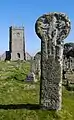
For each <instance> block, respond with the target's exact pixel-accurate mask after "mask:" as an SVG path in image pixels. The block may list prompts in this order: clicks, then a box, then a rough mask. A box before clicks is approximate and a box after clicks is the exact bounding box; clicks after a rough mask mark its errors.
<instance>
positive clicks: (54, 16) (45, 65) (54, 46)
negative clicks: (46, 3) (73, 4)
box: [35, 12, 70, 110]
mask: <svg viewBox="0 0 74 120" xmlns="http://www.w3.org/2000/svg"><path fill="white" fill-rule="evenodd" d="M35 31H36V34H37V35H38V37H39V38H40V39H41V81H40V105H41V106H42V108H43V109H54V110H60V109H61V101H62V61H63V46H64V41H63V40H64V39H65V38H66V37H67V36H68V34H69V32H70V21H69V19H68V17H67V16H66V15H65V14H64V13H57V12H53V13H48V14H44V15H43V16H41V17H39V18H38V20H37V21H36V24H35Z"/></svg>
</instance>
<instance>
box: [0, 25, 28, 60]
mask: <svg viewBox="0 0 74 120" xmlns="http://www.w3.org/2000/svg"><path fill="white" fill-rule="evenodd" d="M0 59H1V60H11V61H15V60H25V59H26V57H25V37H24V27H13V26H11V27H10V28H9V51H5V53H3V54H2V55H1V57H0Z"/></svg>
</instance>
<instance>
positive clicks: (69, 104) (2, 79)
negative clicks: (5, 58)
mask: <svg viewBox="0 0 74 120" xmlns="http://www.w3.org/2000/svg"><path fill="white" fill-rule="evenodd" d="M29 70H30V64H29V63H23V62H21V63H20V62H19V61H18V62H10V63H7V62H0V120H74V92H71V91H67V90H66V89H65V88H64V87H63V103H62V110H61V111H58V112H55V111H47V110H44V111H43V110H40V109H35V105H34V104H36V105H37V104H38V103H39V82H38V83H26V82H25V77H26V75H27V74H28V73H29ZM25 104H30V105H29V106H30V107H27V106H26V105H25ZM32 105H33V106H32ZM31 106H32V107H31Z"/></svg>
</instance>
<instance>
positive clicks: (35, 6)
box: [0, 0, 74, 55]
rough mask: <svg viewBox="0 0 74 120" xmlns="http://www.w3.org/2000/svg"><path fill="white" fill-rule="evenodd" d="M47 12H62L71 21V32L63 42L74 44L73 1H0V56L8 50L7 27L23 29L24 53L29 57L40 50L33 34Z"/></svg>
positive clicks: (39, 42)
mask: <svg viewBox="0 0 74 120" xmlns="http://www.w3.org/2000/svg"><path fill="white" fill-rule="evenodd" d="M48 12H64V13H66V14H67V15H68V17H69V19H70V20H71V31H70V34H69V36H68V37H67V38H66V39H65V42H74V41H73V40H74V0H0V54H1V53H3V52H4V51H6V50H8V49H9V27H10V26H13V25H14V26H22V25H24V27H25V42H26V51H27V52H29V53H30V54H31V55H33V54H35V53H36V52H37V51H39V50H40V48H41V45H40V44H41V40H40V39H39V38H38V37H37V35H36V33H35V22H36V20H37V18H38V17H39V16H41V15H42V14H45V13H48Z"/></svg>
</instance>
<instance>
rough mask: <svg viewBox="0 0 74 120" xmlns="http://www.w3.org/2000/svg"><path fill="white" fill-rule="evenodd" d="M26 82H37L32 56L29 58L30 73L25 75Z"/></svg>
mask: <svg viewBox="0 0 74 120" xmlns="http://www.w3.org/2000/svg"><path fill="white" fill-rule="evenodd" d="M26 81H27V82H37V79H36V76H35V65H34V60H33V58H32V59H31V68H30V73H29V74H28V75H27V76H26Z"/></svg>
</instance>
